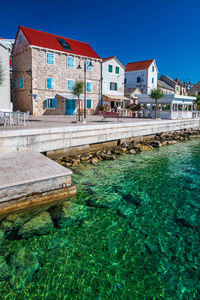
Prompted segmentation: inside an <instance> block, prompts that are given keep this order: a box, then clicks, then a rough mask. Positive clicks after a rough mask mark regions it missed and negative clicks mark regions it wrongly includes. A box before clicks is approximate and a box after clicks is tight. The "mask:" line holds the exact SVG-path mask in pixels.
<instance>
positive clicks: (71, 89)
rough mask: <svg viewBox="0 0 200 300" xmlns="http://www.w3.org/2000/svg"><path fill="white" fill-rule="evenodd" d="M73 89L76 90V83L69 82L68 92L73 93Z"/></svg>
mask: <svg viewBox="0 0 200 300" xmlns="http://www.w3.org/2000/svg"><path fill="white" fill-rule="evenodd" d="M73 89H74V81H73V80H68V90H69V91H73Z"/></svg>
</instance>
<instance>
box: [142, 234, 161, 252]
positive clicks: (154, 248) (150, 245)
mask: <svg viewBox="0 0 200 300" xmlns="http://www.w3.org/2000/svg"><path fill="white" fill-rule="evenodd" d="M144 245H145V247H146V249H147V251H148V252H149V253H150V254H154V253H156V252H158V250H159V248H158V242H157V241H154V240H152V239H150V238H147V239H146V240H145V243H144Z"/></svg>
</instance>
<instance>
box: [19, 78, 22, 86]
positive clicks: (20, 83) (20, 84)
mask: <svg viewBox="0 0 200 300" xmlns="http://www.w3.org/2000/svg"><path fill="white" fill-rule="evenodd" d="M19 88H20V89H22V88H23V78H19Z"/></svg>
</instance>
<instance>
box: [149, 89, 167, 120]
mask: <svg viewBox="0 0 200 300" xmlns="http://www.w3.org/2000/svg"><path fill="white" fill-rule="evenodd" d="M163 96H164V94H163V92H162V91H161V89H155V90H152V91H151V94H150V97H151V98H152V99H154V100H155V104H156V107H155V119H156V118H157V110H158V99H160V98H162V97H163Z"/></svg>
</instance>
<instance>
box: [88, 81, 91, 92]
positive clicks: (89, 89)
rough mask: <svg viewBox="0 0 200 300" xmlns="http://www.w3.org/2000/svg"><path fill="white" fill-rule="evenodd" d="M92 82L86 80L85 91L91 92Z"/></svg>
mask: <svg viewBox="0 0 200 300" xmlns="http://www.w3.org/2000/svg"><path fill="white" fill-rule="evenodd" d="M91 88H92V84H91V82H87V92H91Z"/></svg>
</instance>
